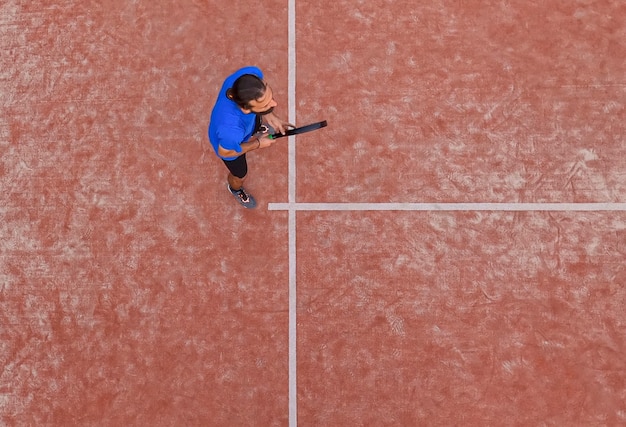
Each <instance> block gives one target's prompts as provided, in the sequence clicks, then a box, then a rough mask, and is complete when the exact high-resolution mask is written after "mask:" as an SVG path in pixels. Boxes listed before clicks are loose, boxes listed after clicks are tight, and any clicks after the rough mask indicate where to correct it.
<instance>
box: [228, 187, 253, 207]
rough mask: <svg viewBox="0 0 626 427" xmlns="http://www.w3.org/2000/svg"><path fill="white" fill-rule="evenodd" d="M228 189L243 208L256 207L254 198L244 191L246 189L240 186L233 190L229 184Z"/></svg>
mask: <svg viewBox="0 0 626 427" xmlns="http://www.w3.org/2000/svg"><path fill="white" fill-rule="evenodd" d="M228 190H229V191H230V192H231V194H232V195H233V196H235V199H237V201H238V202H239V204H240V205H241V206H243V207H244V208H247V209H252V208H255V207H256V200H254V197H252V195H251V194H248V193H246V190H244V188H243V187H241V188H240V189H239V190H233V189H232V188H230V184H229V185H228Z"/></svg>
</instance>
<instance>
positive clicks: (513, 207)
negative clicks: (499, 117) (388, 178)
mask: <svg viewBox="0 0 626 427" xmlns="http://www.w3.org/2000/svg"><path fill="white" fill-rule="evenodd" d="M267 208H268V210H270V211H513V212H522V211H626V203H268V205H267Z"/></svg>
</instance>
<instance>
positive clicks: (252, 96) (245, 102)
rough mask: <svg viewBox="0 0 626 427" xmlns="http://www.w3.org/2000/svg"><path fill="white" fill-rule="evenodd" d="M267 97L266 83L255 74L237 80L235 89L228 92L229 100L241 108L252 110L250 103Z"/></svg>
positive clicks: (234, 84)
mask: <svg viewBox="0 0 626 427" xmlns="http://www.w3.org/2000/svg"><path fill="white" fill-rule="evenodd" d="M263 95H265V83H264V82H263V80H261V79H260V78H258V77H257V76H255V75H254V74H244V75H242V76H240V77H239V78H237V80H235V83H233V87H231V88H230V89H228V90H227V91H226V96H227V97H228V99H230V100H232V101H234V102H236V103H237V105H239V106H240V107H241V108H250V101H255V100H257V99H259V98H262V97H263Z"/></svg>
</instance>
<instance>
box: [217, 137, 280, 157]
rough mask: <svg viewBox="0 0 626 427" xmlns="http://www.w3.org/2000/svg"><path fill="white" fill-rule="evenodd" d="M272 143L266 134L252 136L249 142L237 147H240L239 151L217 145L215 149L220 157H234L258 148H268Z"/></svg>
mask: <svg viewBox="0 0 626 427" xmlns="http://www.w3.org/2000/svg"><path fill="white" fill-rule="evenodd" d="M273 143H274V140H273V139H270V138H268V137H267V134H260V135H253V136H252V138H250V140H248V141H246V142H243V143H241V144H240V145H239V146H240V147H241V151H235V150H229V149H226V148H224V147H222V146H221V145H219V146H218V147H217V152H218V154H219V155H220V156H222V157H235V156H241V155H242V154H244V153H247V152H249V151H253V150H257V149H259V148H265V147H269V146H270V145H272V144H273Z"/></svg>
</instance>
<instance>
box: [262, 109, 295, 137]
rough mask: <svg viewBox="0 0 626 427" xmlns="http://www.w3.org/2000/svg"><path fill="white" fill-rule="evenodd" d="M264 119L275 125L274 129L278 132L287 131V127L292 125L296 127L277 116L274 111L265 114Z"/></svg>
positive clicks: (272, 125)
mask: <svg viewBox="0 0 626 427" xmlns="http://www.w3.org/2000/svg"><path fill="white" fill-rule="evenodd" d="M264 119H265V121H266V122H267V124H268V125H270V126H271V127H273V128H274V130H276V132H278V133H285V132H286V131H287V129H289V128H290V127H292V128H293V127H295V126H294V125H292V124H291V123H289V122H287V121H285V120H283V119H281V118H280V117H278V116H276V115H275V114H274V113H269V114H266V115H265V116H264Z"/></svg>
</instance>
